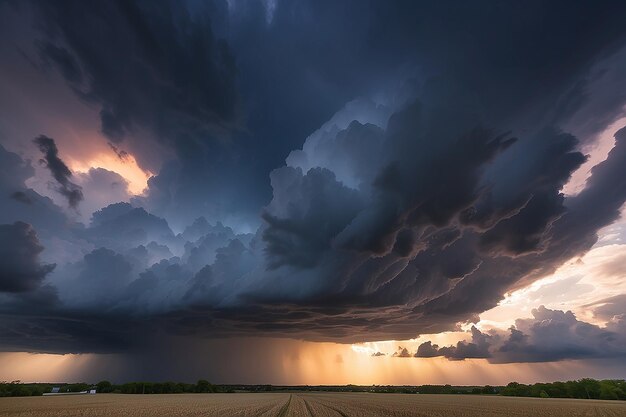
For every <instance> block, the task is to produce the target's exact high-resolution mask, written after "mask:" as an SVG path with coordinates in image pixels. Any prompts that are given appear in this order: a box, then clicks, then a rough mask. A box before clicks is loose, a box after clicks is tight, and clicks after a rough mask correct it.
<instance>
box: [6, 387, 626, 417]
mask: <svg viewBox="0 0 626 417" xmlns="http://www.w3.org/2000/svg"><path fill="white" fill-rule="evenodd" d="M0 416H3V417H4V416H15V417H18V416H19V417H27V416H37V417H52V416H64V417H71V416H84V417H92V416H93V417H95V416H128V417H154V416H163V417H176V416H242V417H243V416H267V417H270V416H272V417H273V416H277V417H284V416H303V417H304V416H322V417H331V416H364V417H368V416H424V417H431V416H432V417H435V416H437V417H443V416H455V417H488V416H493V417H496V416H497V417H501V416H533V417H535V416H537V417H539V416H546V417H547V416H550V417H560V416H563V417H566V416H567V417H569V416H615V417H624V416H626V402H618V401H596V400H569V399H548V398H545V399H544V398H519V397H496V396H467V395H427V394H418V395H407V394H371V393H308V392H307V393H304V392H299V393H294V394H290V393H262V394H248V393H240V394H153V395H125V394H96V395H74V396H54V397H17V398H16V397H9V398H0Z"/></svg>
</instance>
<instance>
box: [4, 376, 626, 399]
mask: <svg viewBox="0 0 626 417" xmlns="http://www.w3.org/2000/svg"><path fill="white" fill-rule="evenodd" d="M53 387H59V388H60V390H59V392H61V393H64V392H81V391H87V390H89V389H93V388H95V389H96V391H97V392H98V393H120V394H182V393H219V392H221V393H229V392H272V391H274V392H277V391H279V392H285V391H327V392H376V393H402V394H464V395H505V396H514V397H542V398H588V399H600V400H626V381H625V380H623V379H613V380H601V381H598V380H595V379H590V378H584V379H580V380H577V381H566V382H551V383H537V384H531V385H525V384H520V383H517V382H511V383H509V384H508V385H506V386H490V385H485V386H482V387H479V386H453V385H416V386H409V385H403V386H397V385H296V386H285V385H214V384H211V383H210V382H208V381H206V380H203V379H201V380H199V381H198V382H197V383H195V384H188V383H184V382H128V383H125V384H121V385H117V384H112V383H111V382H109V381H100V382H98V383H97V384H85V383H79V384H22V383H20V382H19V381H13V382H0V397H11V396H14V397H23V396H31V395H43V394H44V393H48V392H51V391H52V388H53Z"/></svg>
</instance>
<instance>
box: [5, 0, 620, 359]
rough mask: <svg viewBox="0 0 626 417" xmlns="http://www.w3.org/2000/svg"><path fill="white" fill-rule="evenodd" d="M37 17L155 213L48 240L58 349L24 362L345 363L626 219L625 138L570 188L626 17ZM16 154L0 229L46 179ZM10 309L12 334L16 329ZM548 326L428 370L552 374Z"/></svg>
mask: <svg viewBox="0 0 626 417" xmlns="http://www.w3.org/2000/svg"><path fill="white" fill-rule="evenodd" d="M33 4H34V10H35V11H36V14H37V16H38V20H37V23H38V24H40V26H39V28H42V29H41V30H39V31H38V32H37V37H38V38H40V39H39V43H38V44H37V46H38V51H39V52H40V54H41V57H42V59H43V60H44V61H45V62H47V63H48V64H51V65H53V66H54V67H55V68H56V69H57V70H58V71H59V72H60V74H61V75H62V76H63V78H64V79H65V81H66V82H67V83H69V85H70V86H71V88H73V89H74V91H75V93H76V94H77V95H78V96H80V97H81V98H83V99H85V100H87V101H88V102H90V103H92V104H95V105H96V106H97V107H98V110H99V111H100V116H101V117H100V119H101V120H100V124H101V126H100V127H101V130H102V131H103V132H104V133H105V135H107V136H108V140H110V141H111V144H112V150H113V151H114V152H115V153H116V154H117V155H118V157H122V158H123V155H124V154H122V153H121V151H120V149H121V146H122V145H121V141H124V143H123V148H124V150H127V152H129V153H131V154H133V156H134V157H135V158H136V159H137V160H138V161H139V162H140V164H142V166H146V167H150V168H151V170H152V171H153V172H157V171H158V173H157V175H155V176H153V177H152V178H151V179H150V180H149V192H148V194H147V195H146V196H141V197H137V198H134V199H132V201H131V202H130V203H128V202H121V203H117V204H112V205H108V206H107V207H104V208H102V209H101V210H99V211H96V212H94V214H93V217H92V221H91V223H90V224H89V225H88V226H86V227H68V228H67V229H68V231H66V232H65V233H64V234H61V233H57V234H52V235H53V236H52V238H56V240H55V244H54V245H52V246H50V245H48V244H46V247H47V248H50V249H54V250H57V253H56V256H61V255H65V256H68V257H69V256H70V255H71V258H70V259H69V260H67V261H65V262H63V264H62V265H61V264H60V263H59V266H58V267H57V268H56V269H55V271H53V272H52V273H51V274H49V281H50V283H51V285H54V286H55V288H56V289H57V290H58V303H51V304H50V305H52V307H50V310H49V311H47V313H50V314H48V316H49V317H52V318H51V319H47V320H48V322H47V323H49V321H50V320H51V321H54V320H55V319H54V317H57V318H58V321H56V322H54V324H50V325H49V326H48V328H49V329H50V332H53V334H52V335H51V336H50V340H51V341H54V343H53V342H50V345H51V346H52V345H53V346H54V347H46V344H45V340H42V339H41V338H39V339H38V338H37V336H36V332H34V333H33V334H32V335H31V334H29V335H28V337H23V338H20V337H19V333H18V332H13V333H11V334H12V336H11V338H10V340H11V342H10V344H11V346H20V345H21V346H23V347H24V348H29V349H31V348H32V349H36V350H46V349H50V350H52V349H54V350H55V351H63V350H64V349H67V350H68V351H70V350H71V351H74V349H75V350H82V351H90V350H97V351H103V350H107V349H111V350H113V349H121V348H123V347H124V346H128V345H132V343H133V342H137V339H138V338H139V336H136V337H133V330H134V329H137V328H139V327H141V326H143V325H145V324H146V323H147V322H148V323H150V325H149V327H147V328H146V330H145V331H146V332H148V333H149V332H152V331H154V332H155V334H156V333H158V332H159V331H165V332H168V333H173V334H184V335H196V336H210V337H219V336H231V335H249V334H255V335H256V334H269V335H273V336H286V337H297V338H306V339H311V340H331V341H343V342H356V341H363V340H367V339H369V340H382V339H384V340H388V339H406V338H412V337H415V336H416V335H417V334H419V333H436V332H439V331H444V330H450V329H453V328H455V326H456V323H458V322H465V321H471V320H476V319H477V317H478V315H479V314H480V313H481V312H483V311H485V310H486V309H489V308H491V307H493V306H495V305H496V304H497V302H498V301H499V300H500V299H501V298H502V296H503V294H505V293H506V292H508V291H512V290H514V289H516V288H520V287H522V286H525V285H527V284H529V283H531V282H533V281H534V280H536V279H538V278H540V277H542V276H545V275H546V274H549V273H551V272H553V271H554V270H555V269H556V268H557V267H559V266H560V265H562V264H563V263H564V262H566V261H567V260H569V259H570V258H572V257H574V256H579V255H581V254H583V253H584V252H585V251H587V250H589V248H591V246H592V245H593V244H594V243H595V242H596V240H597V232H598V230H599V229H601V228H602V227H604V226H606V225H608V224H610V223H611V222H612V221H614V220H615V219H616V218H617V216H618V214H619V209H620V207H621V206H622V205H623V203H624V201H625V200H626V180H624V179H623V178H626V175H624V174H625V172H624V167H625V166H626V139H625V138H624V136H625V135H626V134H625V133H624V131H621V132H619V133H618V134H617V143H616V146H615V148H614V149H613V150H612V151H611V153H610V154H609V157H608V159H607V160H606V161H605V162H603V163H601V164H599V165H598V166H597V167H596V168H594V170H593V173H592V177H591V178H590V180H589V181H588V184H587V187H586V188H585V189H584V190H583V191H582V192H581V193H580V194H578V195H575V196H565V195H563V194H562V193H561V189H562V188H563V185H564V184H566V183H567V181H568V179H569V178H570V175H571V173H572V172H573V171H575V170H576V169H577V168H578V167H579V166H580V165H581V164H582V163H583V162H584V161H585V156H584V155H583V154H582V153H581V152H580V149H581V144H583V143H585V142H586V141H589V140H591V138H590V137H574V136H573V135H572V134H571V133H569V132H567V131H565V130H564V126H565V125H574V126H578V124H577V123H581V124H584V121H581V120H577V119H576V117H577V116H576V115H578V116H580V115H584V114H587V115H588V114H590V113H589V111H588V110H589V109H587V110H585V111H582V110H581V109H583V110H584V109H586V107H585V104H586V103H590V102H591V101H590V100H591V97H595V96H594V94H600V93H598V91H600V90H601V94H604V95H610V94H614V96H612V98H610V99H609V98H607V100H605V101H603V103H604V104H603V105H602V106H600V107H602V108H603V109H604V110H603V112H604V116H606V120H605V121H607V122H608V120H609V119H610V117H609V116H607V115H608V114H611V115H615V114H616V111H617V110H616V108H615V106H621V105H623V104H624V102H623V101H620V99H619V94H620V93H618V92H611V91H608V90H607V89H605V88H600V87H598V85H597V83H594V82H592V81H593V79H588V78H589V74H590V71H591V72H593V71H596V70H597V69H598V66H597V65H598V62H600V61H601V62H611V59H613V57H614V55H612V54H614V53H615V51H618V50H620V48H623V47H624V33H625V32H626V29H625V27H624V25H623V17H624V16H625V15H626V13H625V10H624V9H625V8H626V6H625V5H622V4H617V3H613V4H609V3H602V4H595V5H592V4H590V3H585V2H580V3H578V2H574V3H571V2H567V3H558V2H551V3H545V2H536V3H527V4H524V6H523V7H522V6H519V5H515V4H507V5H505V6H502V5H496V4H493V3H490V2H485V3H479V4H477V3H467V4H456V3H455V4H454V7H450V4H446V3H445V2H444V3H436V4H435V3H432V4H417V3H414V2H366V3H363V2H354V3H353V2H333V3H328V4H323V3H320V2H317V1H311V2H308V1H301V2H279V3H277V6H276V9H275V10H274V14H273V17H272V19H271V20H269V21H268V19H267V15H266V10H264V9H263V8H262V6H261V3H260V2H246V3H239V2H230V6H228V7H229V8H227V7H226V5H225V4H223V3H215V4H208V5H207V4H204V5H201V6H198V5H197V4H194V3H184V4H182V5H181V4H178V3H176V4H175V3H167V4H166V5H165V6H163V4H160V5H159V6H156V5H154V4H152V3H150V2H145V3H144V2H136V3H128V2H106V3H97V4H86V3H85V2H78V1H68V2H59V3H50V2H35V3H33ZM320 28H323V30H320ZM222 37H223V38H225V39H226V40H225V41H222V40H218V38H222ZM330 45H332V47H331V46H330ZM399 68H400V69H399ZM592 69H593V71H592ZM596 87H597V88H599V90H595V88H596ZM609 103H613V107H612V108H611V109H609V107H611V106H610V105H609ZM617 103H619V104H617ZM594 106H595V105H594ZM600 107H598V106H595V108H600ZM604 116H602V117H604ZM599 117H600V116H599ZM611 117H612V116H611ZM325 121H328V122H327V123H324V122H325ZM316 129H318V130H316ZM596 130H597V129H590V130H584V129H580V131H581V132H582V131H588V132H592V131H596ZM307 135H309V136H308V137H307V138H306V140H304V143H302V141H303V139H304V138H305V137H306V136H307ZM46 143H49V142H46ZM52 145H54V143H53V142H52ZM296 148H299V149H296ZM46 150H51V151H52V150H53V148H52V147H50V146H48V147H47V148H46ZM290 151H292V152H291V153H290ZM53 154H54V155H55V156H56V158H57V159H58V155H56V153H54V152H53ZM155 155H157V156H158V157H155ZM285 156H287V158H286V164H284V165H282V162H281V161H282V160H283V159H284V158H285ZM0 158H2V160H3V161H4V160H6V161H7V163H8V166H9V167H10V169H11V171H12V172H15V173H16V176H17V177H18V178H20V180H19V181H13V180H11V179H5V178H3V179H2V181H3V183H2V186H3V190H2V191H3V194H2V195H4V196H5V199H6V201H4V200H0V203H1V204H3V206H2V207H3V208H2V212H1V213H0V215H2V216H3V219H4V218H5V217H6V218H7V219H8V218H13V217H16V218H15V219H12V220H7V222H13V221H16V220H28V219H26V218H24V219H21V218H20V215H21V214H20V211H19V208H22V207H24V216H27V215H29V214H28V213H30V212H29V211H28V210H31V211H32V210H34V209H29V207H31V206H32V207H38V206H40V205H42V204H43V203H42V201H43V198H41V196H39V197H37V196H38V195H37V194H36V193H34V192H33V191H32V190H28V189H27V188H26V187H25V185H24V181H26V180H27V179H28V178H29V177H30V176H32V175H33V173H32V168H30V167H29V166H28V164H27V163H24V161H22V160H21V159H20V158H19V157H17V155H15V154H11V153H10V152H0ZM155 160H157V161H156V162H155ZM51 161H53V162H54V161H56V160H55V159H52V158H51ZM59 161H60V159H59ZM161 161H165V163H164V164H163V165H162V166H159V162H161ZM60 162H61V164H62V161H60ZM48 165H49V167H50V165H51V164H50V161H48ZM52 165H55V164H54V163H53V164H52ZM56 165H57V168H58V167H59V166H60V165H59V164H56ZM62 167H65V165H64V164H63V165H62V166H61V168H62ZM274 168H275V169H274ZM272 169H274V170H273V171H271V173H270V170H272ZM57 171H58V172H60V173H61V174H63V172H65V174H67V173H68V172H69V170H67V167H65V171H64V170H63V169H61V170H57ZM51 172H53V174H54V172H56V171H53V169H52V168H51ZM65 174H63V175H61V176H60V178H61V179H62V180H65V181H69V175H65ZM89 175H90V180H89V181H91V182H86V183H89V184H93V185H94V187H95V185H96V184H101V185H102V184H104V185H107V184H111V180H112V179H114V175H112V173H110V172H104V171H97V172H93V173H90V174H89ZM268 177H269V180H268ZM55 178H56V176H55ZM81 178H82V177H81ZM98 179H101V180H102V181H97V180H98ZM57 181H59V183H60V184H61V181H60V180H59V179H58V178H57ZM86 181H87V180H86ZM67 184H70V183H69V182H68V183H67ZM16 192H21V193H23V194H24V196H26V197H27V198H29V199H30V200H32V201H33V204H32V205H28V204H24V203H23V202H22V201H20V200H19V199H15V198H11V197H10V196H11V195H13V193H16ZM86 194H87V193H86ZM122 194H123V193H122ZM270 194H271V195H270ZM22 200H23V199H22ZM5 207H6V209H5ZM51 211H52V210H51ZM259 213H260V216H259ZM201 215H203V216H206V218H202V217H200V216H201ZM33 217H34V215H33ZM194 219H197V220H195V221H194ZM207 219H208V220H207ZM242 219H244V220H246V222H247V223H248V224H246V226H248V227H246V228H244V227H241V229H238V227H237V226H240V222H242ZM250 219H252V220H250ZM219 220H222V221H223V223H218V221H219ZM227 220H228V221H227ZM248 220H249V221H248ZM29 221H30V220H29ZM66 222H67V219H66V218H65V217H64V216H63V217H61V218H60V219H58V220H56V221H55V223H57V224H65V223H66ZM32 224H33V225H35V226H36V227H37V230H39V225H38V224H36V223H35V222H32ZM258 225H260V227H258V228H257V226H258ZM243 229H247V230H256V231H255V232H254V233H240V231H241V230H243ZM42 230H43V229H42ZM174 230H176V231H178V230H183V232H182V233H179V234H177V233H175V232H174ZM48 295H50V299H51V300H53V299H54V297H52V295H51V294H48ZM42 297H43V296H42ZM12 300H13V304H7V305H12V306H14V307H11V308H12V310H10V313H11V314H12V315H13V316H11V315H9V316H5V317H4V318H2V319H1V320H2V321H3V322H4V321H10V320H14V322H15V323H23V322H24V321H25V320H27V319H26V318H24V317H22V316H21V315H22V314H23V313H24V311H27V308H26V307H17V305H18V304H15V303H17V301H15V300H16V299H15V298H12ZM21 302H22V303H24V302H25V301H23V300H22V301H21ZM19 305H24V304H19ZM5 308H8V307H5ZM542 314H543V313H542ZM546 314H547V313H546ZM566 316H567V315H566ZM7 317H8V318H7ZM77 317H80V320H79V321H77V322H76V323H80V324H73V322H72V321H71V320H72V318H77ZM120 317H123V318H124V319H123V320H122V319H120ZM109 318H110V320H108V319H109ZM549 320H551V322H553V323H555V325H557V327H558V328H560V327H559V326H563V324H559V323H561V322H565V323H566V326H569V327H571V328H575V329H583V330H585V329H589V327H587V326H584V325H578V324H576V323H573V322H571V318H569V317H568V316H567V317H565V318H563V317H561V316H560V315H558V314H557V313H554V314H552V316H551V318H550V319H549ZM568 320H569V321H568ZM33 322H34V323H39V322H40V319H37V320H35V319H33ZM41 323H43V321H41ZM41 326H42V327H44V326H43V324H42V325H41ZM614 326H616V327H615V328H614V329H613V330H608V331H610V332H612V333H613V334H615V335H619V334H622V333H620V331H621V330H619V326H618V323H617V322H616V323H615V324H614ZM7 328H9V329H15V327H13V325H11V326H8V327H7ZM89 329H93V332H92V333H90V330H89ZM539 330H540V329H539V327H538V325H536V323H534V322H532V323H531V322H528V323H526V322H520V323H519V328H516V331H518V332H522V333H521V334H518V333H512V334H511V335H510V336H509V335H502V334H490V333H489V334H486V333H481V332H480V331H478V330H477V329H475V328H474V329H472V340H471V341H468V342H460V343H459V344H457V345H455V346H448V347H437V346H435V345H432V344H430V345H423V346H420V348H421V350H420V349H418V352H417V354H418V356H434V355H441V356H446V357H448V358H450V359H463V358H466V357H474V358H489V359H490V360H493V361H495V360H498V358H501V360H506V361H513V360H517V359H516V358H521V357H520V353H519V351H520V349H518V348H517V347H519V346H524V348H523V349H527V350H529V351H533V349H535V350H536V352H538V353H537V357H539V356H540V355H539V353H542V354H543V353H545V352H544V350H541V349H540V348H538V347H537V348H534V347H533V346H537V345H538V343H539V339H537V340H535V339H534V337H535V336H534V335H535V333H536V332H538V331H539ZM585 331H586V330H585ZM598 331H602V329H600V330H597V331H596V330H590V332H591V333H590V334H594V335H598V339H599V340H600V339H601V337H600V336H599V333H597V332H598ZM594 332H595V333H594ZM536 334H539V333H536ZM570 336H572V335H571V334H569V333H568V332H564V333H563V339H564V340H566V339H567V338H568V337H570ZM572 337H573V336H572ZM615 337H618V336H615ZM104 338H108V339H109V340H110V341H111V342H110V343H105V342H102V340H103V339H104ZM602 340H604V339H602ZM505 341H506V342H505ZM64 343H65V347H64ZM98 343H102V346H97V344H98ZM507 343H508V344H507ZM606 343H608V345H610V343H609V341H606ZM611 343H612V342H611ZM608 345H607V346H608ZM72 346H74V347H72ZM494 346H498V347H500V346H508V347H507V348H505V351H502V352H499V353H497V354H496V351H495V350H494ZM523 349H521V350H523ZM420 352H421V353H420ZM505 352H506V355H505ZM551 352H553V353H552V354H551V355H552V356H550V355H548V354H546V357H552V358H556V359H558V358H567V357H572V354H568V353H566V351H565V350H561V351H559V350H558V349H556V348H555V349H554V350H552V351H551ZM559 352H561V353H559ZM594 352H595V351H594ZM408 353H409V352H407V354H408ZM507 355H508V356H507ZM568 355H569V356H568ZM592 355H593V353H592ZM520 360H532V359H531V358H530V357H529V358H526V359H524V358H521V359H520Z"/></svg>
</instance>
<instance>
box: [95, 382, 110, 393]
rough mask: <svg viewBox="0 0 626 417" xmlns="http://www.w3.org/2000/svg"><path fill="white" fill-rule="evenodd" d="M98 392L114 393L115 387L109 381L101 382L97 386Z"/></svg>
mask: <svg viewBox="0 0 626 417" xmlns="http://www.w3.org/2000/svg"><path fill="white" fill-rule="evenodd" d="M96 388H97V391H98V392H111V391H113V385H112V384H111V383H110V382H109V381H100V382H98V383H97V384H96Z"/></svg>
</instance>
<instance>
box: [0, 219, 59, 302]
mask: <svg viewBox="0 0 626 417" xmlns="http://www.w3.org/2000/svg"><path fill="white" fill-rule="evenodd" d="M43 249H44V248H43V246H41V244H40V243H39V239H37V234H36V233H35V230H33V228H32V227H31V226H30V225H29V224H26V223H23V222H16V223H13V224H3V225H0V292H22V291H31V290H33V289H35V288H36V287H37V286H39V284H41V281H43V279H44V278H45V277H46V275H47V274H49V273H50V272H51V271H52V270H53V269H54V267H55V265H54V264H41V263H40V262H39V254H40V253H41V252H42V251H43Z"/></svg>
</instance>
